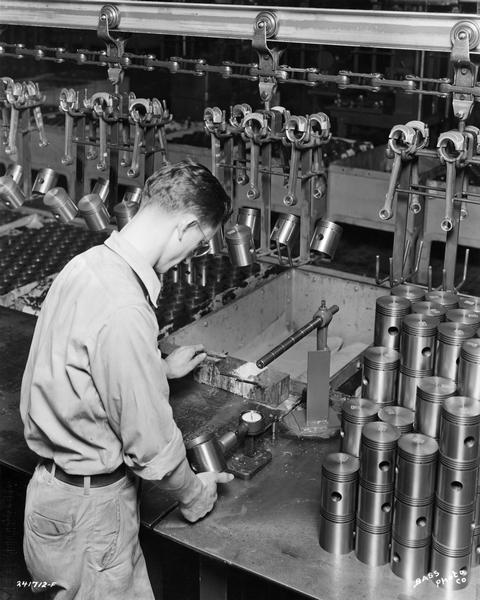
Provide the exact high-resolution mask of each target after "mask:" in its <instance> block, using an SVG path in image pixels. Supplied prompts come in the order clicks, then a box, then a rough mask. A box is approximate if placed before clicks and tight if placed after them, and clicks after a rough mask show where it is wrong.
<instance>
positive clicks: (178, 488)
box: [155, 458, 202, 505]
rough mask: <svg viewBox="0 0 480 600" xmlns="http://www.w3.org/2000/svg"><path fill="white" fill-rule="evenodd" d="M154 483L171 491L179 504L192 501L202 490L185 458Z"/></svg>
mask: <svg viewBox="0 0 480 600" xmlns="http://www.w3.org/2000/svg"><path fill="white" fill-rule="evenodd" d="M155 484H156V485H157V486H158V487H160V488H161V489H162V490H165V491H168V492H170V493H172V494H173V495H174V496H175V497H176V498H177V499H178V500H179V502H180V503H181V504H183V505H188V504H190V503H191V502H193V501H194V500H195V499H196V498H197V497H198V495H199V494H200V492H201V490H202V482H201V481H200V479H199V478H198V477H197V476H196V475H195V473H194V472H193V471H192V469H191V468H190V465H189V464H188V461H187V459H186V458H184V459H183V461H182V462H181V463H180V464H179V465H178V467H177V468H176V469H175V470H174V471H172V472H171V473H169V474H168V475H166V476H165V477H164V478H163V479H161V480H159V481H156V482H155Z"/></svg>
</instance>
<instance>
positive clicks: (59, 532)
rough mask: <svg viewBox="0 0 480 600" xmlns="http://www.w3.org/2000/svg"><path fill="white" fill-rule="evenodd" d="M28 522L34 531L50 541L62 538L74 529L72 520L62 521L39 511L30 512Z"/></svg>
mask: <svg viewBox="0 0 480 600" xmlns="http://www.w3.org/2000/svg"><path fill="white" fill-rule="evenodd" d="M28 523H29V525H30V529H31V530H32V531H33V533H35V534H36V535H38V536H39V537H41V538H44V539H45V540H48V541H54V540H59V539H62V538H63V537H65V536H67V535H69V534H70V533H71V531H72V529H73V522H72V521H71V520H69V521H61V520H59V519H56V518H53V517H49V516H47V515H43V514H41V513H39V512H37V511H33V512H32V513H30V515H29V517H28Z"/></svg>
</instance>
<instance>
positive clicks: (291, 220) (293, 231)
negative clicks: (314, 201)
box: [270, 214, 300, 249]
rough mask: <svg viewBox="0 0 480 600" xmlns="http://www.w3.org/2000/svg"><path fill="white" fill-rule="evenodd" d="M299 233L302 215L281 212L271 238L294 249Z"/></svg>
mask: <svg viewBox="0 0 480 600" xmlns="http://www.w3.org/2000/svg"><path fill="white" fill-rule="evenodd" d="M299 235H300V217H298V216H297V215H290V214H281V215H279V217H278V219H277V221H276V223H275V225H274V227H273V229H272V232H271V234H270V240H271V241H272V242H275V243H277V244H281V245H283V246H286V247H287V248H290V249H292V248H293V246H294V245H295V243H296V242H297V240H298V237H299Z"/></svg>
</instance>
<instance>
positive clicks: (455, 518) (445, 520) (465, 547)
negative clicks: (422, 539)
mask: <svg viewBox="0 0 480 600" xmlns="http://www.w3.org/2000/svg"><path fill="white" fill-rule="evenodd" d="M474 518H475V512H474V507H473V504H471V505H470V506H466V507H462V508H460V507H456V508H452V507H451V506H450V505H449V504H445V503H444V502H442V501H441V500H440V499H439V498H438V496H437V497H436V498H435V516H434V520H433V538H434V540H435V541H436V542H438V543H439V544H441V545H442V546H444V547H445V549H446V550H447V551H449V552H452V553H453V552H460V553H463V552H469V551H470V547H471V544H472V535H473V527H474V523H473V520H474Z"/></svg>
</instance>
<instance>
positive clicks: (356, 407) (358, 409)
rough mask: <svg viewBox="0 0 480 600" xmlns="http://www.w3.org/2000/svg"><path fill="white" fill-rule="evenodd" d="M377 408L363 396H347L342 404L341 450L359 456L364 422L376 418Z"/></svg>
mask: <svg viewBox="0 0 480 600" xmlns="http://www.w3.org/2000/svg"><path fill="white" fill-rule="evenodd" d="M377 412H378V408H377V407H376V406H375V404H374V403H373V402H371V401H370V400H366V399H365V398H347V399H346V400H345V402H344V403H343V406H342V430H341V432H340V436H341V438H342V446H341V448H342V452H347V453H348V454H351V455H352V456H357V457H358V456H360V439H361V435H362V429H363V426H364V425H365V423H370V422H372V421H376V420H377Z"/></svg>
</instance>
